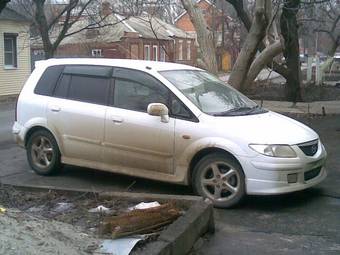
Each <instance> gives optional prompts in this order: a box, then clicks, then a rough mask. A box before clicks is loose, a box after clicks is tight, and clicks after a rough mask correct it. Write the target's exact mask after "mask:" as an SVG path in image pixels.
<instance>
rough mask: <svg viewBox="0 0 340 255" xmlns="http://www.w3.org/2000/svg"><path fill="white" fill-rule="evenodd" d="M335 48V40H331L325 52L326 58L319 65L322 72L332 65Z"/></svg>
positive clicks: (328, 69)
mask: <svg viewBox="0 0 340 255" xmlns="http://www.w3.org/2000/svg"><path fill="white" fill-rule="evenodd" d="M337 48H338V44H337V42H336V41H334V40H332V45H331V47H330V48H329V50H328V52H327V60H326V61H325V63H323V64H322V66H321V72H322V73H325V72H329V71H331V67H332V64H333V61H334V54H335V52H336V49H337Z"/></svg>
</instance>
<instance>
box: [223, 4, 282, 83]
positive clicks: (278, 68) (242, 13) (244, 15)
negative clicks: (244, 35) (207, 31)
mask: <svg viewBox="0 0 340 255" xmlns="http://www.w3.org/2000/svg"><path fill="white" fill-rule="evenodd" d="M226 1H227V2H229V3H230V4H231V5H232V6H234V9H235V11H236V12H237V16H238V17H239V18H240V20H241V21H242V23H243V25H244V27H245V28H246V29H247V31H248V32H249V31H250V28H251V25H252V22H251V19H250V16H249V14H248V12H247V11H246V10H245V8H244V5H243V0H226ZM267 6H268V3H267ZM267 13H268V12H267ZM273 25H274V24H273ZM265 48H266V45H265V44H264V43H263V42H261V43H260V45H259V50H260V51H263V50H264V49H265ZM267 66H268V67H269V68H272V69H273V70H274V71H275V72H277V73H279V74H281V75H282V76H283V77H285V78H286V77H287V75H288V72H287V68H286V67H284V66H283V65H280V64H279V63H277V62H276V61H273V62H272V63H271V64H270V65H267Z"/></svg>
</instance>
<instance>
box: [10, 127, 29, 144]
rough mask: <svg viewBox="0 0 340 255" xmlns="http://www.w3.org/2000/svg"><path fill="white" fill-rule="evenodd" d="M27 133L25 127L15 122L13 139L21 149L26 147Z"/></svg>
mask: <svg viewBox="0 0 340 255" xmlns="http://www.w3.org/2000/svg"><path fill="white" fill-rule="evenodd" d="M25 133H26V129H25V127H24V126H22V125H20V124H19V123H18V122H14V124H13V127H12V134H13V139H14V141H15V142H16V143H17V144H18V145H19V146H20V147H25Z"/></svg>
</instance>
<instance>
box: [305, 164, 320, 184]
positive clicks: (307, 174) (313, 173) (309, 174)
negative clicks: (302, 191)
mask: <svg viewBox="0 0 340 255" xmlns="http://www.w3.org/2000/svg"><path fill="white" fill-rule="evenodd" d="M320 171H321V166H319V167H317V168H314V169H312V170H309V171H307V172H305V174H304V175H305V176H304V177H305V181H309V180H311V179H313V178H315V177H317V176H318V175H319V174H320Z"/></svg>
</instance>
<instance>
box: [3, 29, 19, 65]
mask: <svg viewBox="0 0 340 255" xmlns="http://www.w3.org/2000/svg"><path fill="white" fill-rule="evenodd" d="M17 36H18V35H17V34H4V58H5V60H4V63H5V68H6V67H8V68H15V67H18V62H17Z"/></svg>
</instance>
